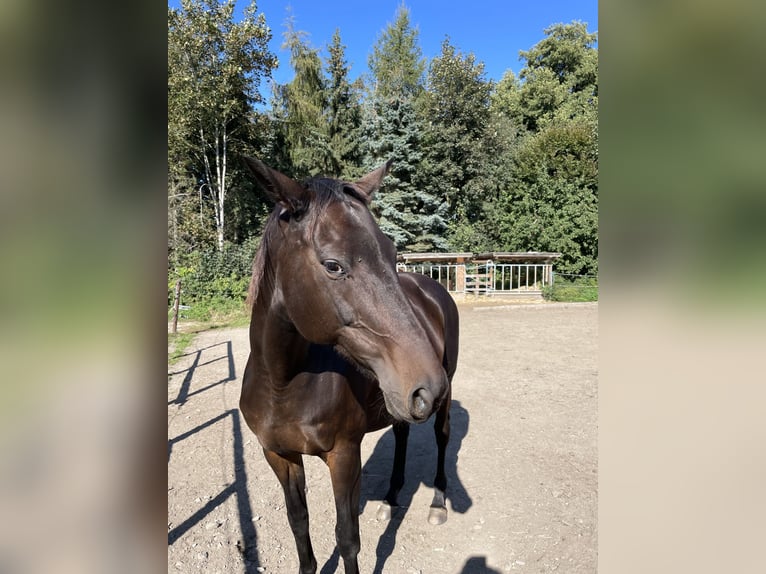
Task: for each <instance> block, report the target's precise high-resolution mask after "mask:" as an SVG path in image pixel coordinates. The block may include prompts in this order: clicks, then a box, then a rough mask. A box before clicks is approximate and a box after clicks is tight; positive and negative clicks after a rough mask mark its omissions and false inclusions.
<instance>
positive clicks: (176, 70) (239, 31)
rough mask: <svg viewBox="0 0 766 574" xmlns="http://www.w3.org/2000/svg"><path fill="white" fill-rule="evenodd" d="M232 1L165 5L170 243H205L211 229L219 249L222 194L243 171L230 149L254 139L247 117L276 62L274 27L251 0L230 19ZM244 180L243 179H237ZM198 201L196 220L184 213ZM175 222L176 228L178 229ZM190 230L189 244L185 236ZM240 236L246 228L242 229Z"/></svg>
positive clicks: (223, 224)
mask: <svg viewBox="0 0 766 574" xmlns="http://www.w3.org/2000/svg"><path fill="white" fill-rule="evenodd" d="M234 7H235V2H234V1H232V0H229V1H226V2H219V1H218V0H182V2H181V7H180V8H179V9H174V8H168V165H169V170H168V179H169V182H168V183H169V185H168V203H169V205H168V207H169V209H170V211H171V212H172V217H173V220H174V221H173V225H175V231H174V234H173V235H172V237H170V238H169V239H170V240H171V244H170V246H169V247H170V248H171V249H173V250H176V249H181V250H183V249H186V248H188V247H190V246H192V247H194V246H197V245H199V244H201V243H205V242H207V240H208V238H207V237H206V236H205V230H206V227H207V226H212V228H213V229H214V234H215V235H214V237H215V241H216V244H217V246H218V249H219V250H222V249H223V244H224V240H225V238H226V232H227V231H228V227H230V226H227V215H228V212H229V205H228V203H230V202H227V198H228V197H230V196H231V195H232V194H235V195H236V194H237V192H238V191H240V190H241V189H242V187H240V188H239V189H238V188H237V186H236V185H233V183H235V182H233V181H232V180H236V174H237V172H240V171H241V168H240V166H239V165H238V163H237V162H233V161H232V155H234V154H237V153H242V152H245V151H247V150H249V149H251V148H252V147H253V146H254V144H256V143H257V139H258V136H257V133H256V132H254V131H253V129H252V128H253V123H252V122H251V121H250V116H251V113H252V112H253V106H254V105H255V104H258V103H261V101H262V97H261V96H260V93H259V91H258V87H259V85H260V81H261V79H263V78H265V77H268V76H270V75H271V70H272V69H273V68H274V67H276V66H277V61H276V58H275V56H274V55H273V54H272V53H271V52H270V51H269V50H268V42H269V40H270V38H271V31H270V30H269V28H268V26H267V25H266V21H265V18H264V16H263V15H262V14H260V15H259V14H257V13H256V5H255V2H252V3H251V4H250V5H249V6H248V7H246V8H245V11H244V17H243V18H242V19H241V20H240V21H238V22H235V21H234ZM240 181H241V179H240ZM198 198H199V200H200V203H202V204H203V205H202V206H201V207H200V209H201V217H200V219H201V221H202V222H203V223H202V224H201V225H200V227H199V228H196V222H195V218H189V217H188V216H186V215H184V214H183V212H184V211H188V210H189V205H187V204H190V205H191V206H193V209H194V210H195V211H196V207H197V204H196V203H195V202H196V201H197V199H198ZM179 228H180V233H179ZM184 234H187V235H191V239H190V241H189V242H188V243H185V242H184V241H183V235H184ZM241 235H246V233H245V234H241Z"/></svg>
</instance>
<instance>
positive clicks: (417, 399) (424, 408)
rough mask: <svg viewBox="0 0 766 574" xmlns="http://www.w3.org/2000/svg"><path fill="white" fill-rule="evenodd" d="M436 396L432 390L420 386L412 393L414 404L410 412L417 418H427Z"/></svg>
mask: <svg viewBox="0 0 766 574" xmlns="http://www.w3.org/2000/svg"><path fill="white" fill-rule="evenodd" d="M433 404H434V398H433V395H432V394H431V392H430V391H429V390H428V389H425V388H422V387H421V388H419V389H418V390H416V391H415V392H414V393H413V394H412V406H411V407H410V414H412V416H413V417H414V418H415V419H416V420H425V419H427V418H428V417H429V415H430V414H431V411H432V408H433Z"/></svg>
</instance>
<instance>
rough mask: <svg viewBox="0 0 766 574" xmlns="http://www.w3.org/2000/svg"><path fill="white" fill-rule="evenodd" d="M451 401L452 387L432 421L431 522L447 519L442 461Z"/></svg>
mask: <svg viewBox="0 0 766 574" xmlns="http://www.w3.org/2000/svg"><path fill="white" fill-rule="evenodd" d="M451 403H452V389H450V391H449V392H448V393H447V398H446V399H444V402H443V403H442V404H441V406H440V407H439V410H438V411H436V420H435V421H434V434H435V435H436V449H437V455H436V477H435V478H434V491H435V492H434V499H433V501H432V502H431V510H430V511H429V512H428V522H430V523H431V524H437V525H438V524H444V523H445V522H446V521H447V502H446V492H447V474H446V472H445V470H444V463H445V458H446V454H447V443H449V431H450V420H449V418H450V417H449V410H450V406H451Z"/></svg>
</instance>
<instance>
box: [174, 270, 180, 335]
mask: <svg viewBox="0 0 766 574" xmlns="http://www.w3.org/2000/svg"><path fill="white" fill-rule="evenodd" d="M180 303H181V280H180V279H179V280H177V281H176V288H175V293H174V294H173V333H176V332H178V305H179V304H180Z"/></svg>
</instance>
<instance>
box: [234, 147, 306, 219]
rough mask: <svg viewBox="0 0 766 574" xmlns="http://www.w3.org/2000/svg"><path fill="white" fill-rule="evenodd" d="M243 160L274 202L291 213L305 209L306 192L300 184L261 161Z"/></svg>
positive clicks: (254, 159)
mask: <svg viewBox="0 0 766 574" xmlns="http://www.w3.org/2000/svg"><path fill="white" fill-rule="evenodd" d="M243 159H244V161H245V164H246V165H247V167H248V168H249V169H250V172H251V173H252V174H253V175H254V176H255V181H257V182H258V184H260V186H261V187H262V188H263V189H264V190H265V191H266V194H267V195H268V196H269V198H270V199H271V200H272V201H274V202H275V203H279V204H281V205H282V206H283V207H284V208H285V209H287V210H288V211H289V212H290V213H295V212H297V211H299V210H301V209H303V208H304V207H305V196H306V190H305V189H304V187H303V186H302V185H301V184H300V183H298V182H297V181H295V180H294V179H292V178H291V177H288V176H286V175H285V174H283V173H281V172H279V171H277V170H275V169H271V168H270V167H269V166H267V165H266V164H265V163H263V162H262V161H261V160H259V159H256V158H254V157H247V156H243Z"/></svg>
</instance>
